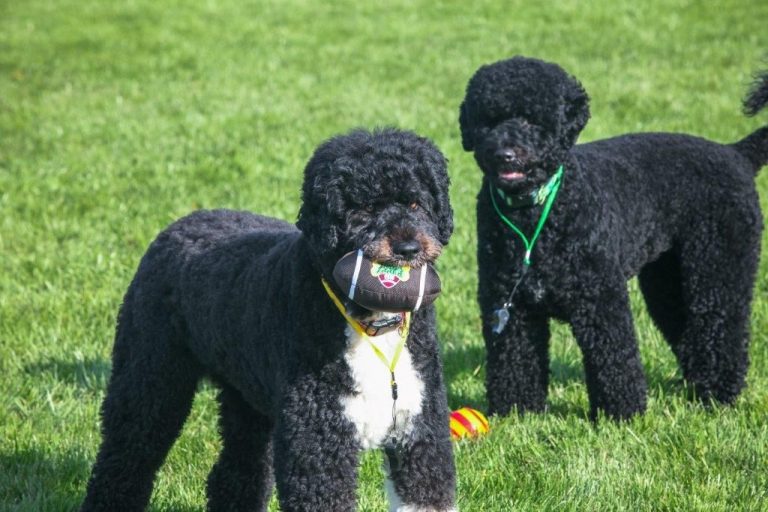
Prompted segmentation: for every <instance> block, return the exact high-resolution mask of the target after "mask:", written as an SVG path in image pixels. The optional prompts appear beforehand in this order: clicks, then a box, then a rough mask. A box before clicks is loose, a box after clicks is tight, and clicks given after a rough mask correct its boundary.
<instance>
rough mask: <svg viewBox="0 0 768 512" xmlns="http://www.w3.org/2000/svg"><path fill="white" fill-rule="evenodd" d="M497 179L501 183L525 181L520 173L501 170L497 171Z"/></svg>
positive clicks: (522, 173) (523, 174)
mask: <svg viewBox="0 0 768 512" xmlns="http://www.w3.org/2000/svg"><path fill="white" fill-rule="evenodd" d="M498 176H499V179H500V180H502V181H520V180H523V179H525V173H524V172H521V171H513V170H506V169H505V170H501V171H499V174H498Z"/></svg>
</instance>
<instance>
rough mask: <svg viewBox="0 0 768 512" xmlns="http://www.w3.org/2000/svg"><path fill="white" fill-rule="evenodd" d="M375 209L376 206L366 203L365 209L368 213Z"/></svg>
mask: <svg viewBox="0 0 768 512" xmlns="http://www.w3.org/2000/svg"><path fill="white" fill-rule="evenodd" d="M375 209H376V208H374V206H373V205H372V204H366V205H365V206H363V210H365V211H366V212H368V213H373V211H374V210H375Z"/></svg>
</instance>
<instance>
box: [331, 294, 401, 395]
mask: <svg viewBox="0 0 768 512" xmlns="http://www.w3.org/2000/svg"><path fill="white" fill-rule="evenodd" d="M322 281H323V286H324V287H325V291H326V292H328V296H329V297H330V298H331V300H332V301H333V303H334V304H335V305H336V309H338V310H339V313H341V315H342V316H343V317H344V319H345V320H346V321H347V323H348V324H349V326H350V327H352V328H353V329H354V330H355V331H356V332H357V333H358V334H359V335H360V337H362V338H363V339H364V340H366V341H367V342H368V344H369V345H370V346H371V348H372V349H373V352H374V353H375V354H376V357H378V358H379V359H380V360H381V362H382V363H384V365H385V366H386V367H387V368H389V373H390V374H391V375H392V382H391V383H390V384H391V385H392V398H393V399H394V400H397V383H396V382H395V367H396V366H397V361H398V360H399V359H400V354H401V353H402V352H403V347H404V346H405V342H406V340H407V339H408V331H409V329H410V327H411V313H410V312H409V311H406V312H405V313H404V318H405V319H404V320H403V325H402V327H401V328H400V342H399V343H398V344H397V348H395V353H394V354H393V355H392V359H391V360H390V359H388V358H387V356H386V355H384V352H383V351H382V350H381V349H380V348H379V347H377V346H376V344H375V343H374V342H373V340H372V339H371V337H370V336H368V334H367V333H366V332H365V329H364V328H363V326H362V325H360V322H358V321H357V320H355V319H354V318H352V317H351V316H349V314H348V313H347V310H346V308H345V307H344V304H342V303H341V301H340V300H339V298H338V297H337V296H336V294H335V293H333V290H332V289H331V286H330V285H329V284H328V281H326V280H325V279H322Z"/></svg>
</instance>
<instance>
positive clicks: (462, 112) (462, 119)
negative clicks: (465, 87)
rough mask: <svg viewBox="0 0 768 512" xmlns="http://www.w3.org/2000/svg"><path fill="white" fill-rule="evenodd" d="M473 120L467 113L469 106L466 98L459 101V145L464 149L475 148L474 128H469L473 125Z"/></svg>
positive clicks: (470, 149)
mask: <svg viewBox="0 0 768 512" xmlns="http://www.w3.org/2000/svg"><path fill="white" fill-rule="evenodd" d="M474 124H475V123H474V120H472V119H471V116H470V113H469V107H468V106H467V100H464V101H462V102H461V107H459V127H461V146H462V147H463V148H464V151H472V150H474V149H475V137H474V130H472V128H470V127H471V126H472V125H474Z"/></svg>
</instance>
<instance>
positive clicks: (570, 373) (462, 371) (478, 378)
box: [443, 343, 690, 419]
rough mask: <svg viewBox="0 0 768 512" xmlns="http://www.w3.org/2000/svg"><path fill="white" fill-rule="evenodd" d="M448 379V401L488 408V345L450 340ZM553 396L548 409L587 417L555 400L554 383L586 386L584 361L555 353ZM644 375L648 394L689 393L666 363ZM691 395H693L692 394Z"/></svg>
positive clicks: (445, 356)
mask: <svg viewBox="0 0 768 512" xmlns="http://www.w3.org/2000/svg"><path fill="white" fill-rule="evenodd" d="M443 366H444V373H445V381H446V384H447V388H448V404H449V406H450V407H451V409H457V408H459V407H464V406H469V407H473V408H476V409H478V410H481V411H486V410H487V408H488V402H487V400H486V397H485V349H484V348H483V347H482V346H479V345H467V344H460V343H448V344H447V345H446V346H445V348H444V352H443ZM549 371H550V375H549V381H550V399H549V400H548V401H547V406H546V411H547V414H551V415H554V416H557V417H568V416H578V417H584V418H585V419H587V416H588V411H587V409H586V408H585V407H584V406H583V404H579V403H576V402H572V401H563V400H553V399H552V395H551V394H552V388H551V386H553V385H554V386H558V387H566V386H573V385H576V386H586V381H585V377H584V366H583V364H582V363H581V361H579V360H576V359H573V358H568V357H557V356H553V357H552V359H551V360H550V365H549ZM645 375H646V380H647V383H648V390H649V391H648V393H649V396H652V397H653V396H670V395H673V396H674V395H677V394H682V395H686V396H688V395H689V394H690V393H689V391H687V390H686V385H685V383H684V381H683V379H682V378H681V377H680V375H679V373H675V374H673V375H670V372H669V368H668V366H667V365H663V364H662V365H660V364H647V365H645ZM689 398H690V397H689Z"/></svg>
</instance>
